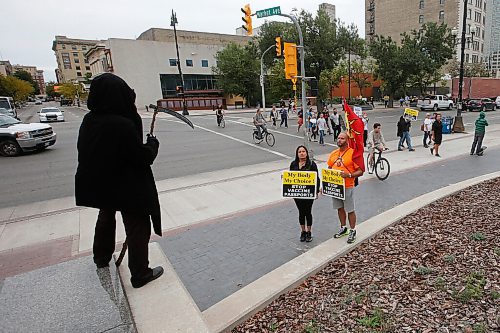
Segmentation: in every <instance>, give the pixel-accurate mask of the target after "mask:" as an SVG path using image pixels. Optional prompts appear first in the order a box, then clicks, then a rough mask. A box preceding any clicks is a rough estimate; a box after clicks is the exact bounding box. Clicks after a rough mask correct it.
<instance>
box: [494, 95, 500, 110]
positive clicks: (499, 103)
mask: <svg viewBox="0 0 500 333" xmlns="http://www.w3.org/2000/svg"><path fill="white" fill-rule="evenodd" d="M495 104H496V105H497V109H500V96H497V98H496V99H495Z"/></svg>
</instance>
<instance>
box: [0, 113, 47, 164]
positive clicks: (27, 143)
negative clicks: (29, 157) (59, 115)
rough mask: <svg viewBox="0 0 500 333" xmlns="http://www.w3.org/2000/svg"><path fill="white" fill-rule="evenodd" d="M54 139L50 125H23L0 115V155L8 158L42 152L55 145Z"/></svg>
mask: <svg viewBox="0 0 500 333" xmlns="http://www.w3.org/2000/svg"><path fill="white" fill-rule="evenodd" d="M56 137H57V136H56V133H54V131H53V130H52V126H50V125H47V124H40V123H30V124H25V123H22V122H21V121H19V120H17V119H15V118H12V117H9V116H6V115H2V114H0V155H3V156H8V157H10V156H16V155H19V154H21V153H23V152H27V151H33V150H44V149H45V148H47V147H49V146H52V145H53V144H54V143H56Z"/></svg>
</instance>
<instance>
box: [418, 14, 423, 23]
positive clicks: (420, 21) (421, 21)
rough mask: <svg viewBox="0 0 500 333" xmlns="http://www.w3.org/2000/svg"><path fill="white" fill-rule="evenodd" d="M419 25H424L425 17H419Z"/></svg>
mask: <svg viewBox="0 0 500 333" xmlns="http://www.w3.org/2000/svg"><path fill="white" fill-rule="evenodd" d="M418 23H424V15H420V16H419V17H418Z"/></svg>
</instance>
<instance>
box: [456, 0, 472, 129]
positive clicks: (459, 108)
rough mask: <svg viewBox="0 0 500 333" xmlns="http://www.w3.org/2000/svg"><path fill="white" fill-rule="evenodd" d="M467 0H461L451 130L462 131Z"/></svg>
mask: <svg viewBox="0 0 500 333" xmlns="http://www.w3.org/2000/svg"><path fill="white" fill-rule="evenodd" d="M468 2H469V1H468V0H463V3H464V14H463V19H462V36H461V41H460V43H461V45H460V77H459V79H458V102H457V115H456V117H455V121H454V122H453V132H457V133H463V132H464V131H465V127H464V121H463V118H462V109H463V99H462V97H463V96H462V90H463V87H464V55H465V29H466V28H467V4H468Z"/></svg>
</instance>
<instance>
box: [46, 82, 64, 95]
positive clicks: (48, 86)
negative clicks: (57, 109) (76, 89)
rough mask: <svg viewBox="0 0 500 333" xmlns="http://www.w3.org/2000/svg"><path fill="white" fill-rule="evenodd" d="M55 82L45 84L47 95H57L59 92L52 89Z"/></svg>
mask: <svg viewBox="0 0 500 333" xmlns="http://www.w3.org/2000/svg"><path fill="white" fill-rule="evenodd" d="M56 85H57V83H55V82H47V84H46V86H45V93H46V94H47V96H49V97H59V96H60V95H61V94H59V93H58V92H57V91H55V90H54V86H56Z"/></svg>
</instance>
